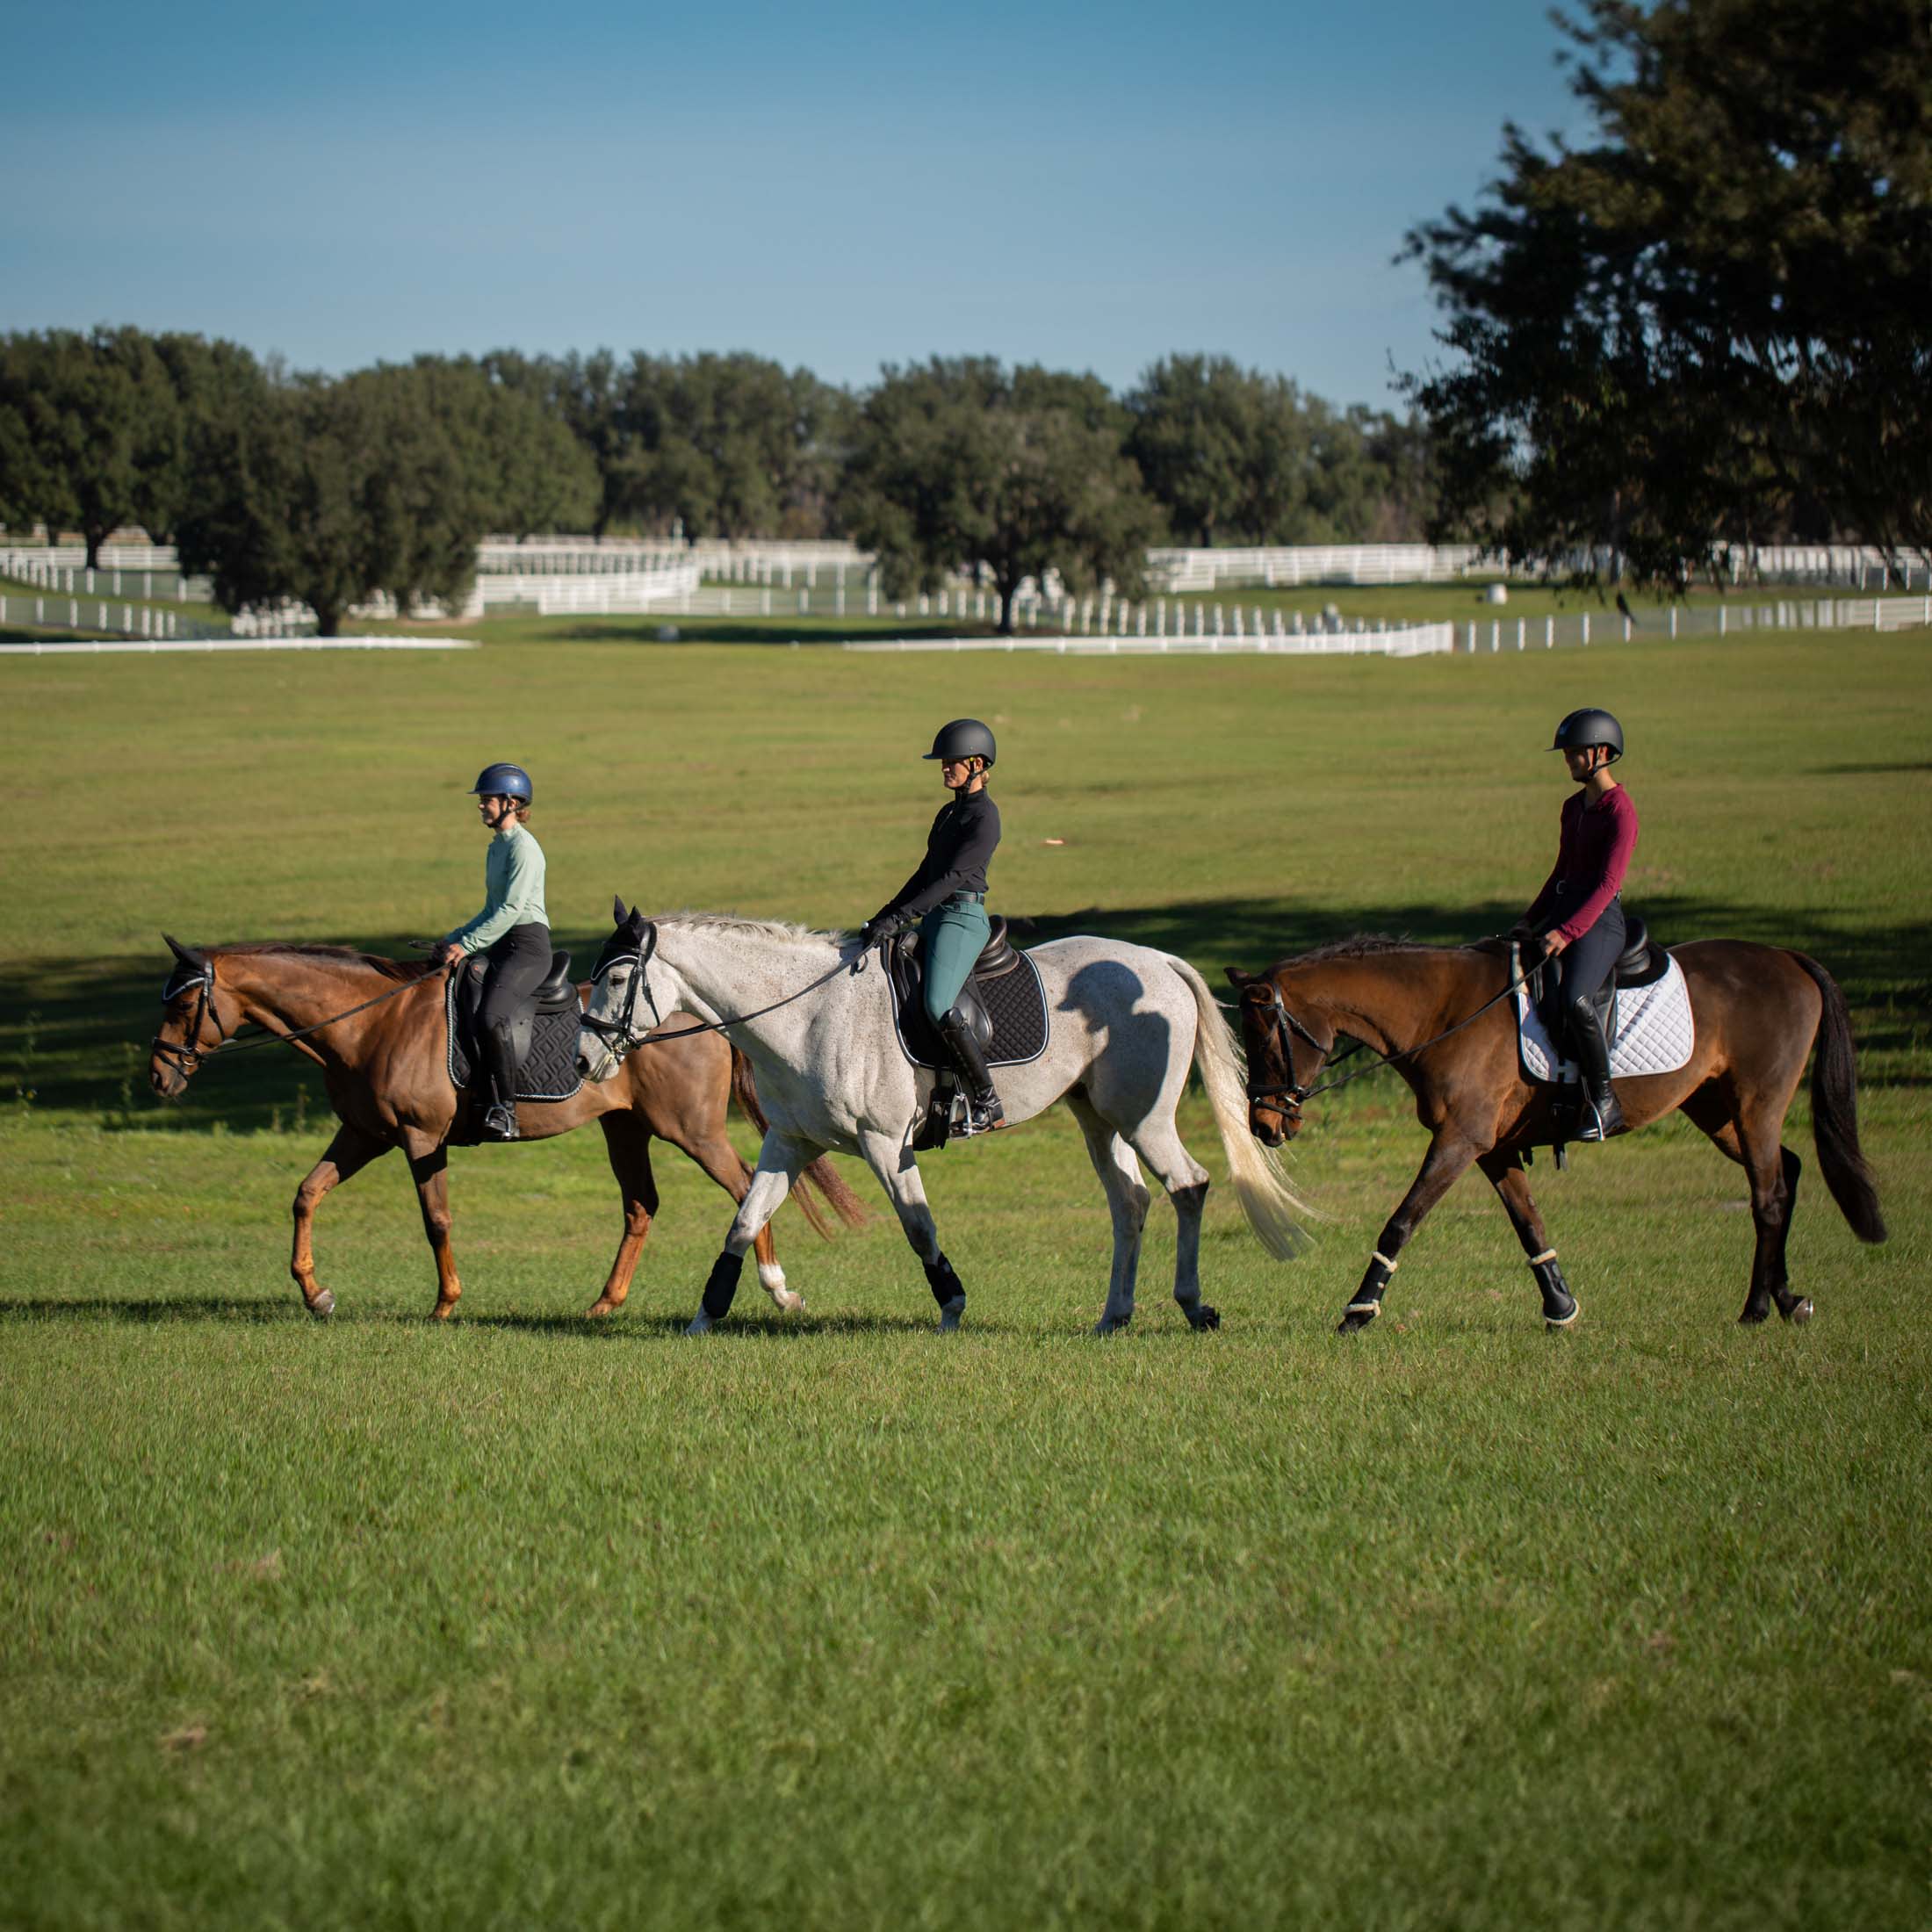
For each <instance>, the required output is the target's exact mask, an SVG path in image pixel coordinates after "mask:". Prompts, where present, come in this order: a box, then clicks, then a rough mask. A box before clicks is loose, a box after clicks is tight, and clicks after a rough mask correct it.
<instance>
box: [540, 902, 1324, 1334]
mask: <svg viewBox="0 0 1932 1932" xmlns="http://www.w3.org/2000/svg"><path fill="white" fill-rule="evenodd" d="M612 912H613V916H614V917H615V919H616V931H615V932H613V933H612V934H611V936H610V938H609V940H607V941H605V943H604V948H603V952H602V955H600V957H599V959H598V961H597V966H596V970H595V972H594V973H593V975H592V977H591V996H590V998H589V999H588V1002H587V1003H586V1005H585V1007H584V1015H583V1031H582V1033H581V1034H580V1039H579V1045H578V1055H577V1065H578V1071H580V1072H581V1073H583V1074H584V1075H586V1076H587V1077H588V1078H590V1079H591V1080H594V1081H602V1080H609V1079H611V1078H615V1077H616V1075H617V1073H618V1072H619V1071H620V1069H621V1068H622V1067H623V1066H624V1065H626V1064H628V1063H629V1062H628V1060H627V1059H626V1057H625V1056H628V1055H630V1054H631V1050H632V1049H633V1048H635V1047H636V1046H637V1044H638V1042H639V1041H640V1040H642V1039H643V1038H644V1037H645V1034H646V1033H647V1032H649V1031H650V1030H651V1029H652V1028H654V1027H658V1026H660V1025H661V1024H662V1020H661V1016H662V1015H664V1014H667V1013H697V1014H699V1015H701V1016H702V1018H703V1020H706V1021H707V1022H709V1023H710V1024H712V1025H717V1026H721V1027H727V1028H728V1029H729V1031H730V1034H731V1035H732V1040H733V1041H734V1042H735V1043H736V1044H738V1045H739V1046H740V1047H741V1048H742V1049H744V1051H745V1053H746V1056H748V1057H749V1059H750V1060H751V1063H752V1064H753V1067H754V1068H755V1069H756V1071H757V1075H758V1091H759V1093H760V1095H761V1097H762V1099H763V1102H764V1106H765V1110H766V1112H767V1113H768V1114H769V1116H770V1120H771V1124H770V1126H769V1128H768V1129H767V1130H766V1134H765V1141H764V1145H763V1146H762V1147H761V1149H760V1150H759V1155H758V1173H757V1176H756V1178H755V1179H753V1182H752V1185H751V1190H750V1192H749V1193H746V1196H745V1198H744V1200H742V1201H741V1202H740V1203H739V1209H738V1213H737V1215H736V1216H735V1217H734V1218H733V1220H732V1225H731V1229H730V1230H729V1232H728V1233H727V1235H726V1236H725V1242H724V1252H723V1253H722V1254H720V1255H719V1257H718V1258H717V1263H716V1264H715V1265H713V1267H712V1270H711V1274H710V1280H708V1281H707V1282H706V1284H705V1287H704V1294H703V1303H702V1305H701V1306H700V1308H699V1309H698V1311H697V1314H696V1316H694V1317H693V1319H692V1323H691V1328H690V1330H689V1332H691V1333H693V1334H703V1332H704V1331H705V1330H708V1329H710V1328H711V1327H712V1326H713V1325H715V1324H716V1323H717V1322H718V1321H720V1320H722V1319H723V1318H724V1315H725V1313H726V1311H727V1310H728V1309H729V1308H730V1307H731V1303H732V1295H733V1294H735V1292H736V1290H737V1286H738V1275H739V1268H740V1267H741V1265H742V1264H743V1260H744V1256H745V1251H746V1248H748V1247H749V1246H750V1245H751V1244H752V1241H753V1236H756V1235H757V1234H758V1232H759V1231H760V1230H761V1229H762V1228H763V1227H764V1226H765V1224H766V1222H768V1220H769V1219H770V1218H771V1215H773V1214H774V1212H775V1210H776V1209H777V1207H778V1204H779V1203H780V1202H781V1201H782V1200H783V1199H784V1198H785V1193H786V1190H787V1189H788V1188H789V1186H791V1185H792V1182H793V1181H794V1180H795V1179H797V1176H798V1174H799V1173H800V1172H801V1171H808V1170H809V1167H810V1164H811V1163H812V1162H814V1161H816V1160H818V1159H819V1158H820V1157H822V1156H823V1155H824V1153H825V1150H827V1149H828V1148H830V1149H836V1150H839V1151H840V1152H842V1153H849V1154H856V1155H858V1156H859V1157H861V1159H862V1160H863V1161H864V1162H865V1164H866V1165H867V1166H869V1168H870V1169H871V1170H872V1171H873V1173H874V1174H875V1175H876V1177H877V1179H878V1182H879V1185H880V1186H882V1187H883V1188H884V1190H885V1192H886V1194H887V1196H888V1197H889V1198H890V1200H891V1202H892V1206H893V1208H894V1210H895V1211H896V1212H897V1214H898V1218H899V1224H900V1226H901V1227H902V1228H903V1229H905V1238H906V1240H907V1241H908V1242H909V1243H911V1244H912V1251H913V1252H914V1253H915V1254H916V1255H917V1256H918V1257H919V1260H920V1262H921V1263H922V1264H923V1265H924V1266H925V1270H926V1283H927V1285H928V1287H931V1289H932V1291H933V1296H934V1300H935V1301H937V1302H938V1303H939V1308H940V1328H941V1331H947V1330H953V1329H956V1328H957V1327H958V1325H959V1322H960V1317H961V1316H962V1314H963V1313H964V1311H965V1307H966V1290H965V1288H964V1287H963V1286H962V1283H961V1281H960V1279H959V1276H958V1275H957V1273H956V1272H955V1271H954V1268H953V1265H952V1263H951V1262H950V1261H948V1259H947V1258H946V1256H945V1254H944V1253H943V1251H941V1247H940V1244H939V1235H938V1231H937V1229H935V1228H934V1222H933V1215H932V1211H931V1210H930V1208H928V1207H927V1206H926V1189H925V1186H924V1184H923V1183H922V1182H921V1180H920V1179H919V1161H918V1158H917V1157H916V1156H915V1154H914V1152H913V1148H912V1140H913V1135H914V1133H915V1131H916V1129H917V1128H918V1126H919V1121H920V1120H921V1118H922V1116H923V1115H924V1113H925V1111H926V1099H927V1098H928V1097H929V1095H930V1093H931V1091H932V1085H933V1078H934V1076H933V1075H932V1074H931V1073H930V1072H929V1071H926V1070H925V1069H922V1068H915V1067H914V1066H913V1065H912V1063H910V1062H909V1061H908V1060H907V1059H906V1057H905V1054H904V1053H903V1052H902V1051H901V1050H900V1048H899V1043H898V1038H897V1036H896V1034H895V1033H894V1029H893V1018H892V1002H891V994H890V991H889V989H888V985H887V979H886V974H885V972H884V970H883V968H879V967H878V966H877V964H876V961H875V962H873V970H869V971H868V970H864V969H865V968H866V967H867V964H868V961H869V959H870V957H871V955H869V953H868V952H867V951H866V950H865V949H864V948H858V947H856V946H855V945H854V941H852V940H851V939H850V938H848V937H847V936H846V935H844V934H833V933H815V932H811V931H808V930H806V929H805V928H804V927H802V926H788V925H784V924H782V923H781V922H778V921H775V920H759V919H732V918H726V917H723V916H720V915H716V914H710V913H680V914H678V915H676V916H675V917H674V918H667V919H658V920H655V921H653V920H651V919H645V917H644V915H643V914H642V913H641V912H630V911H628V910H627V909H626V908H625V905H624V901H623V900H622V899H619V900H617V901H616V905H614V906H613V908H612ZM1026 956H1027V958H1028V959H1030V960H1031V961H1032V962H1033V963H1034V967H1035V969H1037V970H1038V973H1039V976H1040V981H1041V985H1042V989H1043V991H1044V993H1045V997H1046V1002H1047V1006H1048V1009H1049V1013H1050V1016H1051V1020H1052V1026H1051V1031H1050V1034H1049V1039H1048V1041H1047V1043H1046V1045H1045V1047H1044V1048H1043V1049H1042V1051H1041V1053H1040V1055H1039V1056H1038V1057H1037V1058H1035V1059H1034V1060H1031V1061H1029V1062H1027V1063H1024V1064H1013V1065H1006V1066H1002V1067H1000V1068H999V1069H998V1087H999V1097H1000V1099H1001V1101H1002V1102H1003V1103H1004V1105H1005V1107H1006V1120H1007V1121H1008V1122H1009V1123H1011V1124H1017V1123H1018V1122H1020V1121H1026V1120H1028V1119H1030V1118H1031V1117H1032V1116H1033V1115H1034V1114H1041V1113H1043V1112H1045V1110H1046V1109H1047V1108H1048V1107H1051V1106H1052V1105H1053V1104H1054V1103H1055V1102H1056V1100H1064V1101H1065V1102H1066V1104H1067V1107H1068V1108H1069V1109H1070V1111H1071V1113H1072V1114H1073V1117H1074V1118H1075V1120H1077V1121H1078V1122H1079V1124H1080V1131H1081V1132H1082V1134H1083V1135H1085V1138H1086V1145H1087V1155H1088V1157H1089V1159H1091V1160H1092V1164H1093V1169H1094V1171H1095V1173H1097V1174H1098V1175H1099V1179H1100V1185H1101V1186H1102V1187H1103V1188H1104V1189H1105V1191H1106V1193H1107V1206H1108V1208H1109V1209H1110V1211H1111V1213H1112V1216H1113V1222H1114V1266H1113V1272H1112V1275H1111V1278H1110V1280H1109V1281H1108V1285H1107V1306H1106V1308H1105V1310H1104V1311H1103V1313H1102V1314H1101V1316H1100V1320H1099V1325H1098V1327H1097V1328H1096V1330H1095V1331H1094V1332H1095V1333H1096V1334H1102V1335H1104V1334H1108V1333H1111V1332H1112V1331H1114V1330H1118V1329H1123V1328H1125V1327H1126V1326H1127V1324H1128V1322H1129V1321H1131V1320H1132V1318H1133V1314H1134V1286H1135V1274H1136V1272H1137V1270H1138V1267H1139V1262H1140V1248H1141V1230H1142V1228H1143V1225H1144V1223H1145V1222H1146V1220H1147V1208H1148V1200H1149V1195H1148V1190H1147V1188H1146V1186H1145V1185H1144V1184H1143V1181H1142V1179H1141V1167H1140V1163H1141V1162H1142V1161H1145V1162H1146V1163H1147V1164H1148V1165H1149V1166H1150V1167H1151V1168H1152V1169H1153V1171H1154V1172H1155V1173H1156V1174H1157V1176H1158V1177H1159V1179H1160V1182H1161V1185H1162V1186H1163V1187H1164V1188H1165V1189H1166V1191H1167V1195H1168V1198H1169V1200H1171V1201H1172V1202H1173V1204H1174V1212H1175V1217H1176V1220H1177V1221H1178V1222H1179V1242H1178V1247H1177V1252H1176V1257H1175V1263H1174V1300H1175V1301H1177V1302H1178V1303H1179V1307H1180V1310H1181V1313H1182V1314H1183V1315H1185V1316H1186V1318H1187V1322H1188V1324H1189V1326H1190V1327H1192V1328H1194V1329H1212V1328H1217V1327H1219V1326H1220V1323H1221V1317H1220V1316H1219V1315H1218V1314H1217V1313H1216V1312H1215V1309H1214V1308H1211V1307H1209V1306H1208V1304H1206V1303H1205V1302H1203V1301H1202V1300H1201V1299H1200V1221H1201V1208H1202V1206H1203V1204H1204V1203H1205V1201H1206V1200H1207V1198H1208V1172H1207V1170H1206V1169H1205V1168H1203V1167H1202V1166H1201V1165H1200V1163H1199V1162H1198V1161H1197V1160H1195V1159H1194V1157H1193V1155H1191V1154H1190V1153H1189V1152H1188V1151H1187V1150H1186V1147H1185V1146H1183V1145H1182V1143H1181V1139H1180V1135H1179V1131H1178V1130H1177V1129H1176V1127H1175V1124H1174V1107H1175V1104H1176V1102H1177V1101H1178V1100H1179V1099H1180V1096H1181V1094H1182V1092H1183V1091H1184V1090H1185V1089H1186V1085H1187V1075H1188V1070H1189V1068H1190V1067H1192V1066H1198V1067H1199V1068H1200V1073H1201V1078H1202V1080H1203V1083H1204V1084H1205V1085H1206V1087H1207V1090H1208V1101H1209V1104H1210V1105H1211V1107H1213V1109H1214V1115H1215V1126H1216V1127H1217V1128H1219V1130H1220V1133H1221V1140H1222V1147H1223V1149H1224V1150H1226V1153H1227V1156H1228V1164H1229V1169H1230V1171H1231V1172H1232V1176H1233V1179H1234V1185H1235V1192H1236V1195H1237V1196H1238V1198H1239V1200H1240V1201H1241V1205H1242V1208H1243V1209H1244V1212H1245V1213H1246V1215H1247V1217H1248V1222H1249V1225H1250V1226H1251V1228H1252V1229H1254V1231H1255V1233H1256V1234H1257V1235H1258V1236H1259V1238H1260V1240H1261V1242H1262V1244H1263V1245H1264V1246H1265V1248H1266V1249H1267V1250H1268V1251H1269V1252H1270V1253H1271V1254H1272V1255H1274V1256H1275V1257H1276V1258H1278V1259H1285V1258H1287V1257H1288V1256H1290V1255H1292V1254H1294V1252H1295V1251H1296V1250H1297V1249H1298V1247H1299V1246H1300V1245H1301V1239H1302V1236H1301V1229H1300V1228H1299V1227H1298V1226H1297V1225H1296V1223H1295V1222H1294V1215H1295V1213H1296V1212H1298V1211H1300V1203H1299V1202H1297V1201H1296V1200H1295V1198H1294V1194H1293V1193H1291V1192H1290V1191H1289V1189H1288V1186H1287V1181H1286V1179H1284V1178H1283V1176H1282V1174H1281V1172H1280V1168H1279V1166H1278V1164H1276V1162H1275V1159H1274V1157H1273V1156H1272V1154H1269V1153H1267V1152H1265V1150H1262V1149H1261V1148H1259V1147H1258V1146H1257V1145H1256V1144H1255V1143H1254V1142H1253V1141H1252V1140H1251V1137H1250V1136H1249V1134H1248V1132H1247V1121H1246V1116H1245V1114H1244V1092H1243V1089H1242V1084H1241V1082H1242V1067H1241V1059H1240V1056H1239V1054H1238V1052H1237V1051H1236V1047H1235V1042H1234V1037H1233V1034H1231V1033H1230V1032H1229V1027H1228V1023H1227V1021H1226V1020H1223V1019H1222V1016H1221V1013H1220V1010H1219V1009H1218V1007H1217V1006H1216V1005H1215V998H1214V996H1213V994H1212V993H1211V992H1210V991H1208V986H1207V984H1206V983H1205V982H1204V981H1203V980H1202V978H1201V977H1200V974H1199V973H1197V972H1196V971H1195V970H1194V969H1193V967H1192V966H1190V965H1188V964H1187V962H1186V961H1185V960H1180V959H1176V958H1175V957H1173V955H1171V954H1168V953H1162V952H1157V951H1155V950H1153V949H1152V948H1149V947H1145V946H1132V945H1128V944H1125V943H1123V942H1121V941H1114V940H1105V939H1060V940H1054V941H1051V942H1049V944H1047V945H1044V946H1037V947H1034V948H1031V949H1030V950H1029V951H1028V952H1027V955H1026Z"/></svg>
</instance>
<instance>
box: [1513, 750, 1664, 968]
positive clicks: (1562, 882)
mask: <svg viewBox="0 0 1932 1932" xmlns="http://www.w3.org/2000/svg"><path fill="white" fill-rule="evenodd" d="M1636 849H1637V808H1636V806H1635V805H1633V804H1631V802H1630V794H1629V793H1628V792H1627V791H1626V790H1625V789H1624V788H1623V787H1622V786H1621V785H1614V786H1612V787H1611V789H1610V790H1608V791H1606V792H1605V793H1604V795H1603V797H1601V798H1599V799H1597V801H1596V803H1595V804H1592V803H1591V802H1590V794H1589V793H1588V792H1587V791H1579V792H1575V793H1573V794H1572V795H1571V797H1568V798H1567V799H1566V800H1564V802H1563V832H1562V837H1561V839H1560V840H1558V841H1557V847H1556V869H1555V870H1554V872H1552V873H1551V874H1550V876H1549V877H1548V878H1547V879H1546V880H1545V881H1544V882H1543V890H1541V891H1540V892H1539V893H1538V894H1537V895H1536V901H1535V903H1534V904H1533V905H1532V906H1531V907H1530V909H1529V911H1528V912H1527V913H1525V915H1524V917H1525V924H1527V925H1530V926H1537V927H1539V929H1541V930H1544V931H1548V930H1549V929H1550V928H1549V927H1548V926H1546V924H1545V921H1546V920H1547V919H1550V918H1552V917H1554V915H1555V914H1556V913H1558V912H1561V914H1562V915H1563V921H1562V924H1561V925H1560V926H1557V927H1556V928H1555V930H1556V931H1557V932H1558V933H1560V934H1562V936H1563V941H1564V943H1565V944H1566V945H1568V944H1569V943H1570V942H1571V941H1574V940H1579V939H1581V938H1582V936H1583V934H1585V933H1587V932H1589V930H1590V927H1591V926H1594V925H1596V923H1597V920H1598V919H1600V918H1602V916H1603V912H1604V907H1605V906H1606V905H1609V904H1610V902H1611V899H1613V898H1615V897H1616V896H1617V892H1618V888H1619V887H1621V885H1622V884H1623V883H1624V874H1625V873H1626V871H1628V870H1629V869H1630V855H1631V854H1632V853H1633V852H1634V851H1635V850H1636Z"/></svg>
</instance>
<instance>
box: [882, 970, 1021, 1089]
mask: <svg viewBox="0 0 1932 1932" xmlns="http://www.w3.org/2000/svg"><path fill="white" fill-rule="evenodd" d="M969 984H970V985H971V987H972V990H973V992H974V993H975V995H976V996H977V998H978V1000H979V1003H980V1005H981V1006H984V1008H985V1009H986V1013H987V1015H988V1017H989V1018H990V1019H991V1020H992V1023H993V1037H992V1044H991V1046H989V1047H988V1048H987V1049H986V1064H987V1065H988V1066H990V1067H1017V1066H1024V1065H1025V1064H1026V1063H1027V1061H1029V1060H1037V1059H1038V1058H1039V1057H1040V1056H1041V1055H1042V1053H1044V1052H1045V1051H1046V1050H1047V1036H1048V1033H1049V1027H1048V1023H1047V992H1046V988H1045V987H1044V986H1042V984H1040V969H1039V968H1038V967H1037V966H1035V965H1034V962H1032V961H1031V960H1030V959H1028V958H1027V955H1025V954H1024V953H1021V954H1020V955H1019V964H1018V965H1016V966H1014V967H1013V968H1012V969H1011V970H1009V971H1006V972H1004V973H998V974H996V975H994V977H991V979H974V980H972V981H970V983H969ZM892 1017H893V1020H894V1023H895V1024H896V1025H897V1027H898V1034H899V1046H900V1049H901V1050H902V1051H903V1052H904V1053H905V1057H906V1058H907V1059H908V1060H910V1061H911V1062H912V1064H913V1065H914V1066H916V1067H933V1068H935V1069H937V1070H940V1071H948V1070H949V1069H950V1068H951V1066H952V1064H953V1063H952V1060H951V1058H950V1057H949V1056H948V1054H947V1052H946V1049H945V1048H944V1047H942V1046H941V1044H940V1042H939V1041H938V1039H937V1038H936V1037H934V1032H933V1028H932V1027H931V1025H930V1023H929V1022H928V1021H927V1020H926V1009H925V1008H924V1007H923V1006H919V1004H918V1003H917V1001H908V1002H904V1003H898V1004H896V1005H895V1006H894V1010H893V1015H892Z"/></svg>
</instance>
